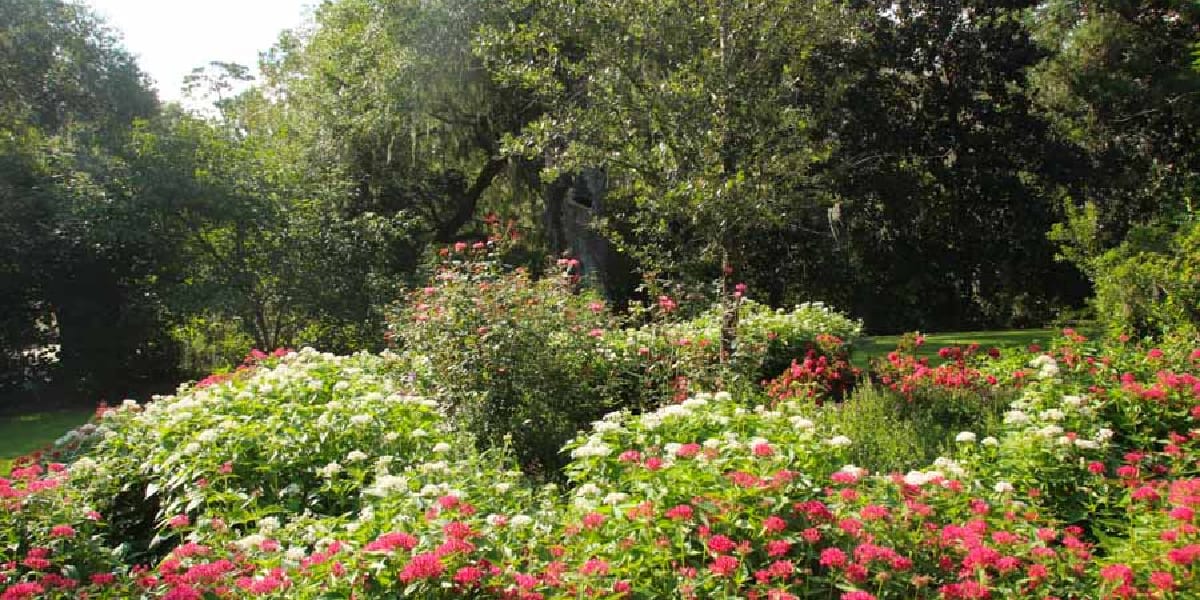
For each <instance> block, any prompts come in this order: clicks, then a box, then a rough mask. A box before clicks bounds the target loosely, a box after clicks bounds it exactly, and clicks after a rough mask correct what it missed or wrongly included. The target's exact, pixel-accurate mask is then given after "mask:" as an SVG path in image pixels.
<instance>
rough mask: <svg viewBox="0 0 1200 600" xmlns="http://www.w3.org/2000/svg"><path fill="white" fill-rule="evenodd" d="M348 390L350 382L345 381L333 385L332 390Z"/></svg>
mask: <svg viewBox="0 0 1200 600" xmlns="http://www.w3.org/2000/svg"><path fill="white" fill-rule="evenodd" d="M349 388H350V382H349V381H346V380H345V379H343V380H341V381H339V382H337V383H335V384H333V389H334V390H336V391H339V392H340V391H342V390H346V389H349Z"/></svg>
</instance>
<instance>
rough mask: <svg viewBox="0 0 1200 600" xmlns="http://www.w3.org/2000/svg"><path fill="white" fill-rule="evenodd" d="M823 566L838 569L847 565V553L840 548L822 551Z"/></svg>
mask: <svg viewBox="0 0 1200 600" xmlns="http://www.w3.org/2000/svg"><path fill="white" fill-rule="evenodd" d="M820 562H821V566H822V567H829V568H831V569H836V568H838V567H844V566H845V565H846V553H845V552H842V550H841V549H840V548H826V549H824V550H822V551H821V560H820Z"/></svg>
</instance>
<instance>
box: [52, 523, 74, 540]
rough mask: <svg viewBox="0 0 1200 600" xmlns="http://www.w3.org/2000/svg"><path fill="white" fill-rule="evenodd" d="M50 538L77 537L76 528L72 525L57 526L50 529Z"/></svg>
mask: <svg viewBox="0 0 1200 600" xmlns="http://www.w3.org/2000/svg"><path fill="white" fill-rule="evenodd" d="M50 537H75V528H74V527H71V526H70V525H55V526H54V527H52V528H51V529H50Z"/></svg>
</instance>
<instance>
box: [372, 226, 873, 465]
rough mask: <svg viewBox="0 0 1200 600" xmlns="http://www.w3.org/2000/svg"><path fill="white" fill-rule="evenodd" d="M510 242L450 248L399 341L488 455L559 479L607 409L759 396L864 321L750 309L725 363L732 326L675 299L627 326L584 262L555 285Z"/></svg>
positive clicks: (402, 315)
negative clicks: (725, 328) (566, 446)
mask: <svg viewBox="0 0 1200 600" xmlns="http://www.w3.org/2000/svg"><path fill="white" fill-rule="evenodd" d="M507 245H508V244H507V243H506V241H504V240H502V239H500V238H493V239H492V240H490V241H489V242H487V243H482V242H481V243H477V244H474V245H468V244H466V243H460V244H458V245H456V246H455V247H454V249H450V248H447V249H445V250H443V251H442V258H441V260H440V261H439V262H438V264H437V267H436V271H435V273H434V275H433V277H432V278H431V280H430V282H429V284H428V286H427V287H425V288H421V289H417V290H414V291H413V292H412V293H410V295H409V296H408V297H407V298H405V299H404V300H403V301H402V302H401V303H400V305H399V306H398V308H397V311H396V315H395V316H394V318H393V319H392V324H391V326H390V332H389V335H390V339H391V341H392V342H393V343H394V344H395V345H396V346H397V347H398V348H399V349H401V350H402V351H404V352H407V353H412V354H413V355H416V356H420V357H422V360H424V361H427V362H426V363H425V364H424V365H423V366H422V367H421V368H420V369H418V370H417V371H416V372H415V373H414V376H415V377H416V378H417V380H418V381H420V382H422V383H424V384H425V385H426V386H428V387H427V389H428V393H429V394H430V395H431V396H432V397H436V398H438V399H439V401H441V402H442V403H443V405H444V406H446V407H447V410H448V412H449V413H450V414H451V415H453V416H454V417H455V419H456V422H458V423H459V424H460V425H461V426H463V427H464V428H465V429H467V430H468V431H470V432H472V433H473V434H474V435H475V436H476V439H477V440H479V442H480V443H481V444H482V445H483V446H484V447H489V446H492V445H495V444H498V443H500V441H501V440H504V439H509V440H511V442H512V445H513V449H514V451H515V452H516V454H517V456H518V457H519V458H520V459H521V461H522V462H523V464H524V465H525V466H526V467H527V468H529V469H531V470H533V471H536V472H539V473H543V474H553V473H555V471H556V470H557V469H558V468H559V467H561V466H562V464H563V461H564V457H562V455H561V454H560V453H559V448H561V446H562V444H563V442H565V441H566V440H568V439H570V437H571V436H572V435H574V433H575V432H576V431H578V430H579V429H580V428H582V427H584V426H586V425H587V424H588V423H589V422H591V421H593V420H595V419H597V418H599V417H600V416H601V415H603V414H605V413H606V412H610V411H613V410H619V409H623V408H632V409H635V410H639V411H641V410H649V409H651V408H653V407H655V406H658V405H660V404H661V403H662V402H663V401H664V400H666V399H668V398H677V399H682V398H684V397H687V395H688V394H689V393H690V392H691V391H695V390H703V389H735V388H737V389H751V388H753V387H754V386H755V385H756V384H757V383H758V382H760V381H761V380H762V379H763V378H765V377H767V376H768V375H769V374H775V373H777V371H778V369H776V368H775V365H777V364H784V365H786V364H788V363H790V361H791V360H792V359H793V358H796V357H799V356H803V355H804V352H805V351H807V350H808V349H809V348H811V347H812V346H813V344H814V343H815V340H816V339H817V337H818V335H820V334H825V333H831V334H836V335H839V336H844V337H847V338H853V337H856V336H857V335H858V334H859V333H860V331H861V324H859V323H856V322H854V321H851V320H850V319H848V318H846V317H845V316H843V315H841V314H838V313H836V312H834V311H832V310H830V309H828V308H826V307H825V306H823V305H820V304H810V305H804V306H798V307H796V308H795V309H794V310H792V311H783V310H778V311H775V310H771V309H770V308H768V307H765V306H763V305H761V304H757V303H755V302H751V301H741V302H740V304H739V307H738V312H739V318H738V326H737V328H736V333H737V338H736V340H737V341H736V342H735V344H734V351H733V352H732V354H731V355H730V356H728V357H722V356H721V353H720V337H721V319H722V317H721V315H722V311H721V310H719V308H717V307H714V308H710V309H709V310H707V311H704V312H702V313H701V314H700V315H698V316H697V317H695V318H693V319H690V320H679V319H678V317H677V316H676V315H675V311H676V308H677V307H676V305H675V303H674V301H673V300H670V299H669V298H666V297H663V298H662V299H660V301H659V303H658V304H656V305H654V306H651V307H643V308H642V309H639V310H636V311H635V315H637V316H639V317H646V318H649V319H651V320H650V321H649V322H647V323H645V324H643V325H640V326H637V327H627V326H625V323H624V322H623V320H622V319H619V318H618V317H617V316H616V315H614V314H613V313H612V312H611V309H610V308H609V307H608V306H607V305H606V304H605V303H604V302H603V300H602V299H601V298H599V297H598V296H597V295H596V294H595V293H593V292H590V291H588V290H586V289H582V288H580V286H579V283H580V282H579V278H578V276H577V275H574V274H573V273H574V272H575V271H574V270H575V269H577V268H578V263H577V261H570V260H561V261H559V263H558V264H556V265H554V267H552V268H551V270H549V271H548V272H547V273H546V274H544V276H543V277H540V278H537V279H535V278H533V277H532V276H531V275H530V274H529V273H528V271H526V270H525V269H523V268H516V269H512V268H511V267H506V266H505V265H504V264H503V258H504V252H505V248H506V247H507Z"/></svg>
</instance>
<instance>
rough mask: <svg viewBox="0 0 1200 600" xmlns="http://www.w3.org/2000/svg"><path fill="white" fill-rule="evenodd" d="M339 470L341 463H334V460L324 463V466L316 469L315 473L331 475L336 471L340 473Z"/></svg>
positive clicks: (340, 470)
mask: <svg viewBox="0 0 1200 600" xmlns="http://www.w3.org/2000/svg"><path fill="white" fill-rule="evenodd" d="M341 472H342V465H339V464H338V463H335V462H331V463H329V464H327V465H325V466H324V467H321V468H319V469H317V473H318V474H320V475H321V476H323V477H333V476H334V475H337V474H338V473H341Z"/></svg>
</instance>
